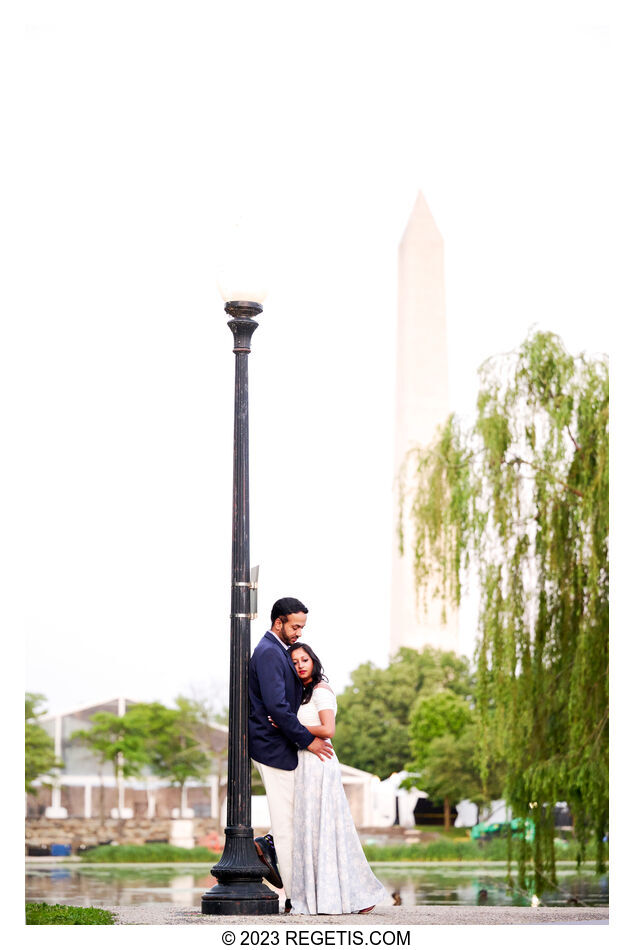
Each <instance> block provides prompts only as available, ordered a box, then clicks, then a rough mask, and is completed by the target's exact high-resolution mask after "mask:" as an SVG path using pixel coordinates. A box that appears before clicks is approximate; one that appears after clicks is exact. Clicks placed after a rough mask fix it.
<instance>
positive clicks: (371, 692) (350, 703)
mask: <svg viewBox="0 0 634 950" xmlns="http://www.w3.org/2000/svg"><path fill="white" fill-rule="evenodd" d="M351 679H352V683H351V684H350V685H349V686H346V688H345V689H344V691H343V693H342V694H341V695H340V696H338V697H337V705H338V710H337V732H336V735H335V746H336V749H337V755H338V756H339V758H340V759H341V761H342V762H345V763H346V764H347V765H351V766H353V767H354V768H358V769H365V770H366V771H368V772H373V773H374V774H375V775H378V776H379V777H380V778H382V779H385V778H387V777H388V776H390V775H391V774H392V773H393V772H400V771H402V770H403V769H404V768H405V764H406V762H407V761H408V760H409V758H410V738H409V719H410V714H411V711H412V707H413V706H414V704H415V702H416V700H417V699H418V697H419V696H421V695H422V696H428V695H432V694H433V693H436V692H439V691H440V690H443V689H447V690H450V691H451V692H452V693H454V694H456V695H458V696H469V695H471V693H472V689H473V681H472V677H471V674H470V671H469V662H468V660H467V659H466V658H465V657H459V656H457V655H456V654H455V653H451V652H448V651H443V650H435V649H433V648H432V647H425V648H424V649H423V650H421V651H417V650H412V649H409V648H407V647H403V648H401V649H400V650H399V651H398V653H397V654H396V656H395V658H394V659H393V660H392V662H391V663H390V664H389V665H388V666H387V668H386V669H381V668H380V667H377V666H375V665H374V664H373V663H363V664H362V665H361V666H359V667H357V669H356V670H354V672H353V673H352V674H351Z"/></svg>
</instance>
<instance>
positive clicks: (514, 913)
mask: <svg viewBox="0 0 634 950" xmlns="http://www.w3.org/2000/svg"><path fill="white" fill-rule="evenodd" d="M104 910H110V911H112V912H113V913H114V914H116V918H117V919H116V922H117V924H202V925H203V926H205V925H206V926H210V927H214V926H223V927H227V928H228V929H230V928H234V927H236V926H241V927H260V928H264V929H265V928H267V927H279V926H288V927H300V926H305V925H306V924H313V925H317V926H320V927H323V926H324V925H326V924H331V925H333V924H339V926H345V927H351V926H354V927H358V926H366V927H369V926H377V925H378V926H382V927H399V926H400V927H403V926H405V927H407V926H417V925H421V924H422V925H427V924H489V925H490V924H581V923H605V924H607V923H608V919H609V908H608V907H446V906H438V907H431V906H425V907H402V906H401V907H394V906H386V907H383V906H379V907H377V908H376V910H374V911H373V912H372V913H371V914H368V915H364V916H362V917H360V916H359V915H358V914H343V915H341V916H335V917H329V916H327V915H323V916H322V915H320V916H318V917H309V916H305V917H303V916H300V915H299V914H296V915H294V914H279V915H277V916H274V917H273V916H266V917H264V916H263V917H214V916H211V915H207V914H205V915H203V914H201V912H200V910H199V909H198V908H196V907H185V906H184V905H182V904H168V903H163V902H158V901H157V902H154V903H148V904H130V905H123V906H122V905H118V906H113V905H104Z"/></svg>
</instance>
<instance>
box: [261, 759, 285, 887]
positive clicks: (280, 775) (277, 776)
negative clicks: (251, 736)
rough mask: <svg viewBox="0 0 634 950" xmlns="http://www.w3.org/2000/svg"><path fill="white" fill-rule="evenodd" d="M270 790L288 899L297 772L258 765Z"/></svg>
mask: <svg viewBox="0 0 634 950" xmlns="http://www.w3.org/2000/svg"><path fill="white" fill-rule="evenodd" d="M253 762H254V764H255V765H256V766H257V769H258V772H259V773H260V775H261V776H262V782H263V783H264V788H265V791H266V798H267V801H268V805H269V814H270V816H271V831H272V832H273V839H274V841H275V850H276V852H277V864H278V867H279V869H280V877H281V878H282V882H283V884H284V893H285V894H286V897H290V896H291V880H292V876H293V804H294V801H295V771H294V770H293V771H291V772H289V771H287V770H286V769H274V768H273V766H272V765H264V764H263V763H262V762H256V761H255V759H254V760H253Z"/></svg>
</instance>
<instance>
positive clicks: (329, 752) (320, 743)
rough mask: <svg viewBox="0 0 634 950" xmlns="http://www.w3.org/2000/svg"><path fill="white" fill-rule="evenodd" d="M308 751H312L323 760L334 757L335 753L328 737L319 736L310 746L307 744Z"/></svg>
mask: <svg viewBox="0 0 634 950" xmlns="http://www.w3.org/2000/svg"><path fill="white" fill-rule="evenodd" d="M306 751H307V752H312V753H313V755H316V756H317V758H318V759H321V760H322V761H326V760H327V759H330V758H332V756H333V754H334V749H333V747H332V745H331V744H330V742H328V741H327V740H326V739H319V738H318V737H317V736H315V738H314V739H313V741H312V742H311V744H310V745H309V746H306Z"/></svg>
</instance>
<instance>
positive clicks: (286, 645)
mask: <svg viewBox="0 0 634 950" xmlns="http://www.w3.org/2000/svg"><path fill="white" fill-rule="evenodd" d="M269 633H271V634H273V636H274V637H275V639H276V640H277V642H278V643H281V644H282V646H283V647H284V649H285V650H288V644H287V643H284V641H283V640H280V638H279V637H278V635H277V634H276V633H273V631H272V630H269Z"/></svg>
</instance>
